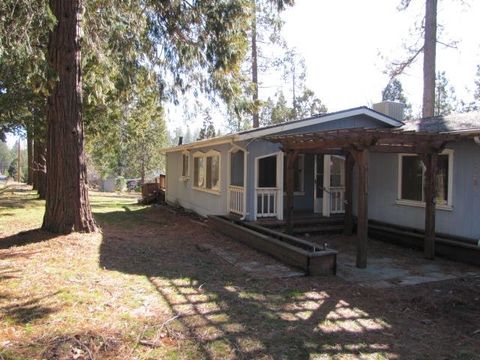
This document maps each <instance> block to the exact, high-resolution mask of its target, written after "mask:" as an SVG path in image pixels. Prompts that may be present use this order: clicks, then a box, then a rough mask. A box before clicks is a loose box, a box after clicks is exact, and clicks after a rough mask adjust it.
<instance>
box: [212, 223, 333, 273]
mask: <svg viewBox="0 0 480 360" xmlns="http://www.w3.org/2000/svg"><path fill="white" fill-rule="evenodd" d="M208 225H209V226H210V227H211V228H212V229H214V230H216V231H218V232H220V233H222V234H224V235H226V236H228V237H230V238H232V239H234V240H238V241H240V242H242V243H244V244H246V245H248V246H250V247H252V248H254V249H257V250H259V251H261V252H263V253H266V254H268V255H271V256H272V257H274V258H276V259H278V260H280V261H282V262H283V263H285V264H288V265H291V266H294V267H297V268H300V269H302V270H303V271H305V273H306V274H307V275H330V274H333V275H334V274H335V273H336V269H337V252H336V251H335V250H331V249H325V250H323V249H320V248H321V247H320V246H319V245H317V244H314V243H312V242H309V241H305V240H302V239H299V238H295V237H293V236H288V235H285V234H282V233H279V232H276V231H274V230H270V229H265V228H262V227H260V226H256V225H253V224H248V223H245V224H243V223H241V222H239V221H233V220H230V219H225V218H223V217H220V216H209V217H208Z"/></svg>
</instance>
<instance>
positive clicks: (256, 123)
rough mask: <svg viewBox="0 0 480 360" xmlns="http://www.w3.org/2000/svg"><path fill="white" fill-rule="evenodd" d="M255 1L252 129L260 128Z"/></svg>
mask: <svg viewBox="0 0 480 360" xmlns="http://www.w3.org/2000/svg"><path fill="white" fill-rule="evenodd" d="M255 2H256V0H252V3H253V17H252V85H253V95H252V100H253V124H252V125H253V127H254V128H258V127H259V126H260V120H259V114H258V55H257V7H256V3H255Z"/></svg>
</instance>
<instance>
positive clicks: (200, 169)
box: [193, 157, 205, 187]
mask: <svg viewBox="0 0 480 360" xmlns="http://www.w3.org/2000/svg"><path fill="white" fill-rule="evenodd" d="M204 173H205V170H204V158H202V157H196V158H194V161H193V184H194V185H195V186H196V187H204V186H205V174H204Z"/></svg>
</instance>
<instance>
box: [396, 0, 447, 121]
mask: <svg viewBox="0 0 480 360" xmlns="http://www.w3.org/2000/svg"><path fill="white" fill-rule="evenodd" d="M410 3H411V0H401V4H400V7H399V8H400V10H405V9H407V8H408V7H409V5H410ZM418 31H419V32H420V33H422V35H423V42H421V41H419V42H417V43H416V44H415V45H414V46H409V47H408V52H409V56H408V58H407V59H406V60H404V61H400V62H395V63H393V64H392V65H393V68H392V69H391V70H390V75H391V77H392V79H393V78H395V77H396V76H398V75H400V74H402V73H403V72H404V71H405V69H406V68H407V67H409V66H410V65H411V64H412V63H414V62H415V60H416V59H417V57H418V55H420V54H422V53H423V97H422V100H423V101H422V116H423V117H429V116H433V115H434V108H435V71H436V70H435V66H436V49H437V42H438V41H437V0H425V16H424V21H423V26H422V27H420V28H419V29H418Z"/></svg>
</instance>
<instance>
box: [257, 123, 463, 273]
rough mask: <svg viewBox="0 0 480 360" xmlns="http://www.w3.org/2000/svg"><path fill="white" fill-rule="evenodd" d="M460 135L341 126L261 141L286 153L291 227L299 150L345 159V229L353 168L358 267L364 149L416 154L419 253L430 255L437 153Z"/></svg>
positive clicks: (361, 262) (364, 201)
mask: <svg viewBox="0 0 480 360" xmlns="http://www.w3.org/2000/svg"><path fill="white" fill-rule="evenodd" d="M461 137H462V136H461V135H459V134H449V133H429V132H414V131H411V132H410V131H402V130H399V129H363V128H353V129H341V130H330V131H321V132H312V133H305V134H285V135H274V136H266V137H264V139H265V140H268V141H271V142H276V143H280V144H281V145H282V150H283V152H284V153H285V156H286V195H287V196H286V208H287V214H286V224H287V231H288V232H291V231H292V216H293V186H294V178H293V176H294V175H293V166H294V162H295V159H296V157H297V156H298V154H299V153H324V154H325V153H327V154H328V153H339V152H341V153H343V154H344V155H345V156H346V161H345V233H346V234H349V235H351V234H352V233H353V211H352V210H353V209H352V194H353V189H352V187H353V181H352V180H353V168H354V166H355V165H356V166H357V170H358V182H357V183H358V184H357V192H358V195H357V258H356V265H357V267H359V268H365V267H366V266H367V236H368V153H369V152H381V153H408V154H418V155H419V156H421V157H422V160H423V162H424V164H425V167H426V172H425V177H426V184H425V204H426V205H425V242H424V254H425V257H426V258H428V259H433V258H434V256H435V194H436V188H435V187H436V186H435V177H436V173H437V160H438V154H439V153H440V152H442V151H443V149H444V148H445V146H446V144H447V143H448V142H451V141H456V140H458V139H459V138H461Z"/></svg>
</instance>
